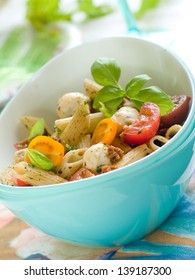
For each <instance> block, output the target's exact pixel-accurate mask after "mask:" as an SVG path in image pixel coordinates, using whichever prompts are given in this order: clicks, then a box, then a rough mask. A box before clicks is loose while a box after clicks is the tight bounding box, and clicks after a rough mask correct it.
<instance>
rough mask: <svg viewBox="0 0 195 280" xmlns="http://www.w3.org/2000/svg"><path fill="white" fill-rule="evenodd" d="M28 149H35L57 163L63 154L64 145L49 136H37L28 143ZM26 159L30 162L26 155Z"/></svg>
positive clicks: (60, 160)
mask: <svg viewBox="0 0 195 280" xmlns="http://www.w3.org/2000/svg"><path fill="white" fill-rule="evenodd" d="M28 148H29V149H32V150H36V151H38V152H40V153H42V154H44V155H45V156H46V157H48V158H49V159H50V160H51V161H52V162H53V164H54V166H57V165H59V164H60V163H61V162H62V159H63V156H64V146H63V145H62V144H61V143H59V142H57V141H55V140H54V139H52V138H51V137H49V136H42V135H41V136H37V137H35V138H33V140H32V141H31V142H30V144H29V145H28ZM26 161H27V162H28V163H31V162H30V159H29V157H28V155H27V156H26Z"/></svg>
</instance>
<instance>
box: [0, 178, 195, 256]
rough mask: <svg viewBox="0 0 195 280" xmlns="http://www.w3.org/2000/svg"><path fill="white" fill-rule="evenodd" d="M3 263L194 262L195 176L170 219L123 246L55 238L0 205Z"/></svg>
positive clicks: (1, 254) (0, 252) (0, 249)
mask: <svg viewBox="0 0 195 280" xmlns="http://www.w3.org/2000/svg"><path fill="white" fill-rule="evenodd" d="M0 259H1V260H10V259H11V260H17V259H22V260H26V259H27V260H48V259H50V260H73V259H74V260H108V259H109V260H110V259H115V260H116V259H117V260H126V259H139V260H151V259H152V260H195V174H194V176H193V177H192V179H191V182H190V185H189V187H188V189H187V191H186V193H185V194H184V196H183V197H182V199H181V201H180V202H179V204H178V205H177V207H176V209H175V210H174V211H173V213H172V214H171V215H170V216H169V218H168V219H167V220H166V221H165V222H164V223H163V224H162V225H161V226H160V227H159V228H158V229H156V230H155V231H154V232H153V233H151V234H150V235H148V236H146V237H145V238H144V239H142V240H138V241H136V242H133V243H130V244H128V245H126V246H124V247H121V248H117V249H115V250H113V249H112V248H91V247H80V246H76V245H71V244H67V243H65V242H62V241H59V240H57V239H54V238H52V237H50V236H48V235H46V234H44V233H42V232H40V231H38V230H36V229H34V228H32V227H30V226H28V225H26V224H25V223H24V222H22V221H21V220H19V219H17V218H16V217H15V216H14V214H13V213H11V212H10V211H9V210H8V209H6V208H5V207H4V206H3V205H0Z"/></svg>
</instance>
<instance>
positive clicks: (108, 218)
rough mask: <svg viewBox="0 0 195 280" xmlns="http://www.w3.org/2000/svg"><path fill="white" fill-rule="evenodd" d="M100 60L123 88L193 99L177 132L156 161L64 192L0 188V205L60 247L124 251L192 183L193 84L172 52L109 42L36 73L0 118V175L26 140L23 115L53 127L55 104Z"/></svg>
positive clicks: (137, 42)
mask: <svg viewBox="0 0 195 280" xmlns="http://www.w3.org/2000/svg"><path fill="white" fill-rule="evenodd" d="M100 56H107V57H110V56H112V57H115V58H116V59H117V61H118V62H119V64H120V65H121V68H122V73H123V76H122V77H121V83H125V81H126V80H127V79H129V77H130V76H131V75H137V74H148V75H150V76H151V77H152V78H153V81H154V82H155V83H156V85H159V86H160V87H161V88H163V89H164V90H165V91H166V92H167V93H169V94H182V93H183V94H187V95H190V96H191V100H192V101H191V108H190V111H189V115H188V118H187V120H186V122H185V124H184V125H183V127H182V129H181V130H180V131H179V132H178V133H177V135H176V136H174V138H173V139H171V140H170V141H169V142H168V143H167V144H166V145H164V146H163V147H162V148H160V149H159V150H158V151H156V152H155V153H153V154H151V155H149V156H147V157H146V158H143V159H141V160H139V161H137V162H135V163H133V164H131V165H129V166H126V167H123V168H121V169H118V170H115V171H112V172H110V173H106V174H102V175H98V176H96V177H95V178H88V179H83V180H80V181H74V182H70V183H66V184H59V185H55V186H54V185H49V186H40V187H9V186H4V185H0V201H1V202H2V203H3V204H4V205H5V206H6V207H8V208H9V209H10V210H11V211H12V212H13V213H14V214H15V215H16V216H17V217H19V218H20V219H22V220H23V221H25V222H26V223H27V224H30V225H31V226H33V227H35V228H37V229H39V230H41V231H43V232H44V233H46V234H48V235H50V236H53V237H55V238H57V239H60V240H64V241H65V242H69V243H74V244H80V245H85V246H95V247H102V246H110V247H114V246H122V245H124V244H127V243H129V242H132V241H135V240H137V239H140V238H143V237H144V236H146V235H147V234H149V233H150V232H152V231H153V230H154V229H156V228H157V227H158V226H159V225H160V224H161V223H162V222H163V221H165V219H166V218H167V217H168V216H169V215H170V213H171V212H172V211H173V209H174V208H175V206H176V205H177V203H178V202H179V200H180V199H181V197H182V195H183V193H184V192H185V190H186V188H187V186H188V183H189V180H190V178H191V176H192V173H193V170H194V167H195V160H194V144H195V116H194V111H195V101H194V94H195V88H194V80H193V77H192V75H191V73H190V71H189V70H188V68H187V67H186V65H185V64H184V63H183V62H182V61H181V60H180V59H179V58H178V57H177V56H175V55H174V54H173V53H171V52H170V51H168V50H166V49H164V48H162V47H160V46H158V45H156V44H154V43H151V42H148V41H145V40H143V39H138V38H128V37H114V38H104V39H100V40H97V41H93V42H89V43H85V44H83V45H80V46H77V47H75V48H72V49H70V50H68V51H65V52H64V53H63V54H61V55H59V56H57V57H56V58H55V59H53V60H51V61H50V62H49V63H48V64H47V65H45V66H44V67H43V68H42V69H40V71H38V72H37V73H36V74H35V75H34V76H33V78H32V79H31V80H30V81H29V82H28V83H27V84H26V85H25V86H24V87H23V88H22V89H21V90H20V91H19V92H18V93H17V94H16V95H15V97H14V98H13V99H12V100H11V102H10V103H9V104H8V106H7V107H6V108H5V109H4V111H3V112H2V114H1V115H0V127H1V131H4V133H3V134H1V138H0V155H1V160H0V170H2V169H4V168H5V167H7V166H9V165H10V164H11V162H12V157H13V153H14V148H13V144H14V143H16V142H17V141H18V140H19V139H22V138H23V137H25V133H24V132H23V129H22V127H21V126H20V125H19V121H18V119H19V118H20V116H23V115H33V116H38V117H39V116H40V117H44V118H45V119H46V121H47V122H48V123H49V124H53V122H54V120H55V108H56V107H55V106H56V105H57V100H58V98H59V97H60V96H61V95H62V94H63V93H64V92H69V91H75V90H76V91H79V90H81V91H82V85H83V80H84V78H90V77H91V74H90V66H91V64H92V62H93V61H94V60H95V59H97V58H99V57H100Z"/></svg>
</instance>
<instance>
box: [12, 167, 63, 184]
mask: <svg viewBox="0 0 195 280" xmlns="http://www.w3.org/2000/svg"><path fill="white" fill-rule="evenodd" d="M12 171H13V176H14V177H16V178H17V179H20V180H21V181H23V182H25V183H27V184H29V185H32V186H42V185H43V186H44V185H53V184H60V183H65V182H68V181H66V180H65V179H63V178H62V177H60V176H58V175H56V174H55V173H53V172H52V171H45V170H42V169H39V168H36V167H32V166H31V165H29V164H28V163H27V162H20V163H17V164H15V165H14V166H13V167H12Z"/></svg>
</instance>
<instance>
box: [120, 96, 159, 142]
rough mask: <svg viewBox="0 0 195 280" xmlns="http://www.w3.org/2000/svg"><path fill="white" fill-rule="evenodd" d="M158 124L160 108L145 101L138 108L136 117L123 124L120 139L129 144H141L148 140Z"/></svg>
mask: <svg viewBox="0 0 195 280" xmlns="http://www.w3.org/2000/svg"><path fill="white" fill-rule="evenodd" d="M159 125H160V109H159V107H158V106H157V105H156V104H154V103H151V102H145V103H144V105H143V106H142V107H141V109H140V113H139V116H138V119H137V120H136V121H135V122H134V123H132V124H131V125H129V126H125V127H124V130H123V131H122V133H121V134H120V137H121V139H122V140H123V141H124V142H125V143H127V144H129V145H141V144H144V143H146V142H148V141H149V140H150V139H151V138H152V137H153V136H154V135H156V132H157V131H158V128H159Z"/></svg>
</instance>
